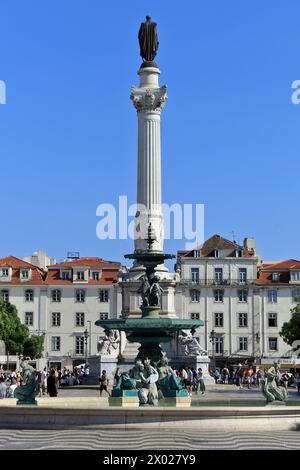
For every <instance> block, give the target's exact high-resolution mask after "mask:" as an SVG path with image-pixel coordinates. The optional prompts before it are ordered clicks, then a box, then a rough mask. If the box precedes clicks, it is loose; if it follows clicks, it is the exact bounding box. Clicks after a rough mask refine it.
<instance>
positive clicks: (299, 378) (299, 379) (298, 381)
mask: <svg viewBox="0 0 300 470" xmlns="http://www.w3.org/2000/svg"><path fill="white" fill-rule="evenodd" d="M296 384H297V393H300V372H297V374H296Z"/></svg>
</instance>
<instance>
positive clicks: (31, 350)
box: [0, 300, 44, 359]
mask: <svg viewBox="0 0 300 470" xmlns="http://www.w3.org/2000/svg"><path fill="white" fill-rule="evenodd" d="M0 340H3V341H4V343H5V346H6V350H7V352H9V354H17V353H18V354H25V355H27V356H30V358H31V359H39V358H40V357H41V356H42V354H43V342H44V338H43V337H40V336H30V334H29V330H28V328H27V326H25V325H23V324H22V323H21V320H20V318H19V317H18V311H17V309H16V307H15V305H12V304H11V303H9V302H6V301H4V300H0Z"/></svg>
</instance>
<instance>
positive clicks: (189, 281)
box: [180, 277, 256, 287]
mask: <svg viewBox="0 0 300 470" xmlns="http://www.w3.org/2000/svg"><path fill="white" fill-rule="evenodd" d="M180 282H181V284H184V285H195V286H210V287H211V286H212V287H213V286H216V287H226V286H237V287H243V286H249V285H252V284H255V282H256V279H200V278H197V277H196V278H185V277H183V278H181V280H180Z"/></svg>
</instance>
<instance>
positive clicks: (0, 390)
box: [0, 377, 7, 398]
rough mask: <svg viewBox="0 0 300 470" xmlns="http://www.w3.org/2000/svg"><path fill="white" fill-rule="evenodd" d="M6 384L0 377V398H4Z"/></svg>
mask: <svg viewBox="0 0 300 470" xmlns="http://www.w3.org/2000/svg"><path fill="white" fill-rule="evenodd" d="M6 392H7V386H6V385H5V382H4V378H3V377H0V398H6Z"/></svg>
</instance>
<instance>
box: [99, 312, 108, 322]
mask: <svg viewBox="0 0 300 470" xmlns="http://www.w3.org/2000/svg"><path fill="white" fill-rule="evenodd" d="M100 320H108V313H107V312H101V313H100Z"/></svg>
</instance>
